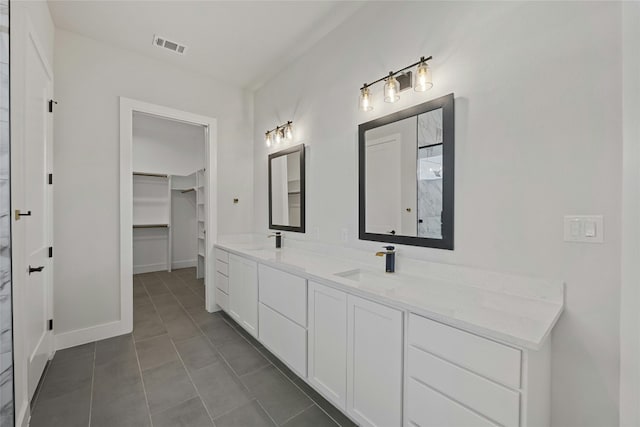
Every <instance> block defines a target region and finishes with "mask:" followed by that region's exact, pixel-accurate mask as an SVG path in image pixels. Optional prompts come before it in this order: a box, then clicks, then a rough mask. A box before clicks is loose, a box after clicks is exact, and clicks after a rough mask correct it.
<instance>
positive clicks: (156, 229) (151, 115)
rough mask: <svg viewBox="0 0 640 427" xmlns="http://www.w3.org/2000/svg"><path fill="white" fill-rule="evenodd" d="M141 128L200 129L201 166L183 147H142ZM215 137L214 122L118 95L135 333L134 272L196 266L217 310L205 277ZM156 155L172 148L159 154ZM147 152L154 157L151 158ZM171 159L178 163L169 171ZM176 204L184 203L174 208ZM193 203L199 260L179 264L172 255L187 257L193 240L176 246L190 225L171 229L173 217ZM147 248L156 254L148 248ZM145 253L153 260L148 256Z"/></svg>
mask: <svg viewBox="0 0 640 427" xmlns="http://www.w3.org/2000/svg"><path fill="white" fill-rule="evenodd" d="M141 123H146V125H147V127H152V128H155V130H154V131H152V132H157V131H158V128H157V127H158V126H160V127H161V126H170V127H171V126H172V124H173V128H174V129H183V130H187V129H190V130H191V131H193V132H201V134H202V136H203V140H204V147H203V151H204V152H203V156H202V166H203V167H202V168H201V169H196V170H192V169H194V167H193V165H186V164H185V160H186V159H187V158H188V157H189V156H187V155H186V154H185V153H180V152H179V150H178V152H177V153H176V152H174V153H173V154H171V149H170V147H168V146H165V147H164V148H162V147H159V146H156V147H154V148H152V149H151V151H149V148H150V147H148V146H147V147H145V143H136V142H135V141H136V139H137V138H136V137H134V135H137V134H140V132H139V131H140V125H141ZM187 133H188V132H187ZM216 133H217V130H216V119H213V118H210V117H205V116H200V115H197V114H192V113H188V112H184V111H180V110H175V109H172V108H168V107H163V106H159V105H154V104H149V103H146V102H142V101H136V100H132V99H128V98H120V283H121V322H122V323H123V327H124V328H125V329H126V330H128V331H131V330H132V328H133V279H132V277H133V274H134V273H143V272H151V271H171V269H172V268H174V267H181V266H186V265H187V264H189V265H190V264H191V263H193V264H194V265H193V266H194V267H197V269H198V275H201V276H203V277H204V285H205V307H206V309H207V311H209V312H213V311H214V310H215V309H216V304H215V296H214V292H213V289H212V288H211V287H210V283H212V282H211V280H210V277H209V276H210V275H209V274H207V272H208V271H212V269H210V268H209V263H210V262H211V260H212V259H213V256H212V255H213V244H214V242H215V240H216V236H217V229H216V223H217V221H216V212H217V209H216V205H217V183H216V170H217V168H216V158H217V146H216V142H217V140H216ZM174 148H175V147H174ZM158 150H160V151H162V150H168V151H165V152H164V153H163V154H162V155H160V153H159V151H158ZM150 152H153V153H154V155H151V156H150V155H149V153H150ZM145 153H146V154H145ZM163 159H164V161H165V163H164V164H163V163H162V162H163ZM168 161H171V162H172V165H173V166H171V167H169V166H167V164H168V163H167V162H168ZM154 162H155V166H154ZM187 163H188V162H187ZM163 169H164V170H163ZM183 191H184V193H183ZM189 193H193V194H189ZM187 198H188V199H187ZM172 199H173V200H174V201H176V203H180V206H172V202H171V200H172ZM192 199H193V203H194V213H195V215H194V217H193V219H194V223H195V224H196V226H195V227H194V228H193V233H194V234H193V236H194V237H195V248H196V253H195V256H196V257H195V259H178V258H180V257H174V252H177V251H182V252H185V250H186V251H187V252H188V251H189V247H190V243H189V242H188V241H187V240H185V239H182V240H183V243H184V244H183V245H182V246H181V247H178V246H175V245H174V244H173V243H174V242H173V237H174V236H175V233H176V232H179V230H178V229H180V228H182V229H183V230H184V229H186V228H189V226H188V221H186V222H185V221H182V222H181V223H180V224H178V223H175V224H172V221H171V219H172V213H173V214H174V215H182V216H184V215H183V214H185V212H187V211H188V210H189V206H188V203H189V201H190V200H192ZM138 202H141V203H138ZM183 202H184V203H183ZM187 216H188V214H187ZM183 219H184V218H183ZM185 224H186V225H185ZM172 228H176V230H173V229H172ZM145 245H146V246H148V248H147V249H149V248H152V249H149V250H144V247H145ZM185 248H186V249H185ZM141 256H142V257H151V258H149V259H143V258H141ZM185 263H186V264H185Z"/></svg>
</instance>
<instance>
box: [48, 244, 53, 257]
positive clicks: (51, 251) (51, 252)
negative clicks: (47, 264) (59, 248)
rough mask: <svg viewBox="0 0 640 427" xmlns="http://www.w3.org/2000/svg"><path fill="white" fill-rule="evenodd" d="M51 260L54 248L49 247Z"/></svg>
mask: <svg viewBox="0 0 640 427" xmlns="http://www.w3.org/2000/svg"><path fill="white" fill-rule="evenodd" d="M49 258H53V246H49Z"/></svg>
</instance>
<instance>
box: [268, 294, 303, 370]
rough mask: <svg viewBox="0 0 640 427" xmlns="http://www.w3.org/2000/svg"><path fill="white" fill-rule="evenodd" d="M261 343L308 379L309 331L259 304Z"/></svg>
mask: <svg viewBox="0 0 640 427" xmlns="http://www.w3.org/2000/svg"><path fill="white" fill-rule="evenodd" d="M259 306H260V307H259V310H258V313H259V320H258V323H259V324H260V329H259V334H260V341H261V342H262V343H263V344H264V346H265V347H267V348H268V349H269V350H271V351H272V352H273V353H274V354H275V355H276V356H278V357H280V358H281V359H282V360H284V361H285V362H286V363H287V364H288V365H289V366H290V367H291V368H292V369H293V370H294V371H295V372H296V373H298V374H299V375H301V376H302V377H303V378H306V377H307V330H306V329H304V328H303V327H301V326H300V325H298V324H296V323H294V322H292V321H291V320H289V319H287V318H286V317H284V316H282V315H281V314H279V313H278V312H276V311H274V310H272V309H270V308H269V307H267V306H266V305H264V304H262V303H260V304H259Z"/></svg>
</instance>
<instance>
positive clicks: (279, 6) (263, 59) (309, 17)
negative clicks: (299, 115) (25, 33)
mask: <svg viewBox="0 0 640 427" xmlns="http://www.w3.org/2000/svg"><path fill="white" fill-rule="evenodd" d="M361 6H362V2H355V1H200V2H194V1H182V0H174V1H148V0H147V1H108V0H102V1H68V0H49V9H50V11H51V15H52V16H53V20H54V23H55V25H56V27H59V28H63V29H66V30H69V31H73V32H76V33H80V34H83V35H86V36H88V37H91V38H94V39H97V40H101V41H104V42H108V43H111V44H114V45H116V46H119V47H122V48H125V49H129V50H133V51H136V52H139V53H141V54H143V55H147V56H151V57H154V58H157V59H160V60H164V61H167V62H171V63H173V64H176V65H178V66H180V67H184V68H186V69H189V70H192V71H196V72H199V73H205V74H208V75H210V76H211V77H214V78H216V79H221V80H223V81H228V82H230V83H233V84H236V85H238V86H241V87H248V88H253V89H255V88H257V87H259V86H260V85H261V84H263V83H264V82H266V81H267V80H268V79H270V78H271V77H272V76H273V75H274V74H275V73H277V72H278V71H279V70H281V69H282V68H284V67H285V66H286V65H288V64H290V63H291V62H292V61H293V60H294V59H295V58H296V57H298V56H299V55H300V54H302V53H303V52H304V51H305V50H307V49H308V48H309V47H311V45H313V44H314V43H315V42H317V41H318V40H319V39H321V38H322V37H324V36H325V35H326V34H327V33H329V32H330V31H331V30H333V29H334V28H335V27H337V26H338V25H339V24H340V23H342V22H343V21H344V20H345V19H347V18H348V17H349V16H351V15H352V14H353V13H355V12H356V11H357V10H358V9H359V8H360V7H361ZM154 34H158V35H161V36H164V37H166V38H167V39H169V40H172V41H177V42H180V43H183V44H185V45H187V52H186V54H185V55H183V56H181V55H178V54H176V53H174V52H171V51H168V50H164V49H160V48H157V47H155V46H154V45H153V44H152V41H153V36H154Z"/></svg>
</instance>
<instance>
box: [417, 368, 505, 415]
mask: <svg viewBox="0 0 640 427" xmlns="http://www.w3.org/2000/svg"><path fill="white" fill-rule="evenodd" d="M407 392H408V396H407V414H406V421H405V425H406V426H407V427H409V426H420V427H443V426H451V427H498V425H497V424H494V423H492V422H491V421H489V420H487V419H485V418H484V417H481V416H480V415H478V414H476V413H475V412H473V411H470V410H469V409H467V408H465V407H464V406H462V405H459V404H457V403H456V402H454V401H453V400H451V399H449V398H447V397H446V396H443V395H442V394H440V393H438V392H437V391H435V390H432V389H430V388H429V387H426V386H425V385H423V384H420V383H418V382H417V381H416V380H414V379H409V384H408V385H407Z"/></svg>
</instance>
